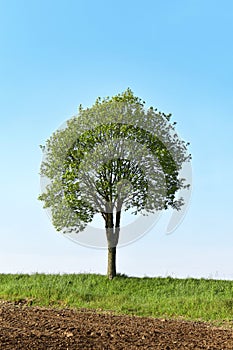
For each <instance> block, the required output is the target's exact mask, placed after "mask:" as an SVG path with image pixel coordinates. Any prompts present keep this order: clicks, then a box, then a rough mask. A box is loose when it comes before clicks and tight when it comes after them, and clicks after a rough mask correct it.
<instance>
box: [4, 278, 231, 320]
mask: <svg viewBox="0 0 233 350" xmlns="http://www.w3.org/2000/svg"><path fill="white" fill-rule="evenodd" d="M0 299H2V300H8V301H18V300H26V301H27V303H28V304H29V305H40V306H52V307H72V308H93V309H97V310H106V311H107V310H111V311H113V312H115V313H116V314H130V315H138V316H152V317H162V318H183V319H186V320H202V321H215V322H216V321H217V322H219V323H222V322H227V323H232V320H233V281H220V280H206V279H193V278H188V279H176V278H171V277H166V278H160V277H157V278H148V277H144V278H136V277H127V276H124V275H122V276H121V275H119V276H117V277H116V278H115V279H114V280H112V281H109V280H108V279H107V278H106V277H105V276H102V275H95V274H65V275H46V274H32V275H26V274H0ZM230 321H231V322H230Z"/></svg>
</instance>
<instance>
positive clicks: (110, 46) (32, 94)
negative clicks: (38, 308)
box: [0, 0, 233, 279]
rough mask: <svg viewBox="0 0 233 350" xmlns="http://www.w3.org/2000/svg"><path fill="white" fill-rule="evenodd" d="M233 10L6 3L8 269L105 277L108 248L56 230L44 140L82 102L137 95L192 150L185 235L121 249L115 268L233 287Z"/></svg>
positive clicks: (2, 229) (0, 90)
mask: <svg viewBox="0 0 233 350" xmlns="http://www.w3.org/2000/svg"><path fill="white" fill-rule="evenodd" d="M232 33H233V2H232V1H231V0H223V1H221V3H220V2H219V1H215V0H211V1H210V0H206V1H200V0H183V1H181V0H175V1H162V0H161V1H158V0H153V1H150V0H145V1H143V2H142V1H135V0H134V1H131V0H128V1H122V0H119V1H117V2H110V1H103V0H100V1H94V0H93V1H88V0H87V1H73V0H67V1H64V0H63V1H61V0H56V1H54V0H50V1H44V0H41V1H37V0H35V1H29V0H15V1H13V0H1V1H0V77H1V79H0V118H1V137H0V146H1V147H0V150H1V172H0V183H1V202H0V212H1V225H0V239H1V241H0V242H1V244H0V272H61V273H62V272H97V273H105V272H106V263H107V260H106V251H104V250H96V249H91V248H85V247H82V246H79V245H77V244H74V243H73V242H71V241H69V240H68V239H65V238H64V237H62V236H60V235H59V234H58V233H56V232H55V230H54V228H53V226H52V224H51V222H50V221H49V219H48V217H47V215H46V213H45V211H44V210H43V209H42V203H40V202H38V201H37V196H38V194H39V193H40V178H39V174H38V173H39V167H40V163H41V160H42V154H41V150H40V148H39V145H40V144H44V143H45V140H46V139H47V138H48V137H49V136H50V135H51V133H52V132H53V131H55V130H56V129H57V128H58V127H59V126H60V125H61V124H62V123H63V122H64V121H65V120H67V119H68V118H70V117H71V116H73V115H74V114H76V112H77V107H78V105H79V104H80V103H82V104H83V105H84V106H85V107H87V106H91V105H92V103H93V102H94V101H95V99H96V97H97V96H107V95H110V96H111V95H114V94H116V93H119V92H122V91H124V90H125V89H126V88H127V87H130V88H131V89H132V90H133V91H134V93H135V94H136V95H137V96H139V97H141V98H143V99H144V100H145V101H146V102H147V105H148V106H150V105H153V106H154V107H157V108H159V109H160V110H162V111H163V112H166V113H170V112H171V113H172V114H173V120H174V121H177V123H178V124H177V131H178V133H179V135H180V137H181V138H183V139H184V140H186V141H189V142H190V143H191V145H190V152H191V153H192V156H193V160H192V169H193V192H192V199H191V203H190V208H189V211H188V213H187V215H186V217H185V219H184V221H183V223H182V224H181V225H180V226H179V227H178V229H177V230H176V231H175V232H174V233H173V234H171V235H166V234H165V227H166V224H167V217H166V215H164V216H163V217H162V218H161V220H160V221H159V223H158V225H157V226H156V228H155V229H154V230H152V231H151V232H149V233H148V234H147V235H146V236H144V237H143V238H142V239H140V240H138V241H137V242H135V243H134V244H131V245H128V246H126V247H124V248H120V249H119V250H118V260H117V269H118V272H121V273H126V274H128V275H135V276H144V275H147V276H166V275H172V276H177V277H186V276H194V277H213V278H215V277H217V278H228V279H233V258H232V256H233V254H232V253H233V215H232V197H233V187H232V185H231V183H232V178H233V165H232V151H233V141H232V133H233V118H232V114H233V112H232V111H233V64H232V62H233V45H232Z"/></svg>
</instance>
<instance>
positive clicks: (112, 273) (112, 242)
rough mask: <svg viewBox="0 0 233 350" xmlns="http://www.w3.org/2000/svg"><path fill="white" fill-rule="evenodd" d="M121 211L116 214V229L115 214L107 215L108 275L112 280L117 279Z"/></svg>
mask: <svg viewBox="0 0 233 350" xmlns="http://www.w3.org/2000/svg"><path fill="white" fill-rule="evenodd" d="M120 217H121V211H120V210H118V211H117V212H116V222H115V229H114V219H113V213H112V212H110V213H107V214H106V235H107V241H108V271H107V275H108V278H109V279H110V280H112V279H113V278H114V277H116V247H117V244H118V240H119V233H120Z"/></svg>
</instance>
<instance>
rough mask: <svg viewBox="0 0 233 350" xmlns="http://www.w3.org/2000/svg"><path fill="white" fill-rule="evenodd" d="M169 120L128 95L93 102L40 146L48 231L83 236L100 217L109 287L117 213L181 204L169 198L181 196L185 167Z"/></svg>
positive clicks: (183, 152) (182, 150)
mask: <svg viewBox="0 0 233 350" xmlns="http://www.w3.org/2000/svg"><path fill="white" fill-rule="evenodd" d="M170 118H171V114H167V115H166V114H164V113H161V112H159V111H158V110H157V109H154V108H153V107H150V108H149V109H147V110H146V109H145V102H144V101H142V100H141V99H140V98H138V97H136V96H134V94H133V92H132V91H131V90H130V89H127V90H126V91H125V92H123V93H122V94H118V95H116V96H113V97H111V98H110V97H107V98H103V99H101V98H98V99H97V100H96V102H95V103H94V105H93V106H92V107H91V108H86V109H84V108H83V107H82V105H80V107H79V111H78V115H77V116H75V117H73V118H72V119H70V120H69V121H68V122H67V124H66V127H65V128H63V129H61V130H58V131H57V132H55V133H54V134H53V135H52V136H51V137H50V138H49V139H48V140H47V141H46V145H45V146H41V147H42V149H43V151H44V154H45V158H44V160H43V162H42V165H41V175H42V176H43V177H45V178H47V179H48V180H49V181H48V184H47V186H46V190H45V191H44V192H43V193H42V194H41V195H40V196H39V200H42V201H43V202H44V208H49V209H50V212H51V216H52V221H53V225H54V226H55V228H56V229H57V230H58V231H63V232H64V233H69V232H80V231H83V230H85V228H86V226H87V225H88V223H90V222H91V221H92V220H93V218H94V215H95V214H97V213H100V214H101V216H102V218H103V220H104V223H105V229H106V240H107V247H108V270H107V275H108V277H109V279H112V278H114V277H115V276H116V247H117V244H118V241H119V235H120V223H121V215H122V212H123V211H127V210H129V209H131V210H133V214H135V215H136V214H138V213H140V214H142V215H147V214H148V213H154V212H156V211H158V210H162V209H167V208H169V207H172V208H174V209H176V210H179V209H180V208H181V207H182V205H183V204H184V203H183V200H182V198H179V199H177V198H176V193H177V192H178V190H180V189H181V188H187V187H188V186H189V185H188V184H186V183H185V179H180V178H179V171H180V169H181V168H182V165H183V163H184V162H187V161H189V160H190V155H189V154H187V144H186V143H185V142H184V141H181V140H180V139H179V138H178V135H177V134H176V133H175V129H174V125H175V123H173V124H171V123H170V122H169V121H170Z"/></svg>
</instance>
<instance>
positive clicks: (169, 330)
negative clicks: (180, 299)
mask: <svg viewBox="0 0 233 350" xmlns="http://www.w3.org/2000/svg"><path fill="white" fill-rule="evenodd" d="M0 349H4V350H8V349H9V350H14V349H22V350H26V349H36V350H39V349H46V350H50V349H51V350H52V349H62V350H71V349H72V350H79V349H80V350H81V349H82V350H86V349H93V350H107V349H109V350H110V349H111V350H113V349H114V350H115V349H116V350H119V349H127V350H131V349H132V350H133V349H153V350H154V349H163V350H174V349H185V350H189V349H195V350H197V349H209V350H215V349H218V350H219V349H222V350H223V349H224V350H227V349H229V350H230V349H231V350H233V330H231V329H222V328H217V327H213V326H210V325H208V324H206V323H201V322H185V321H174V320H165V319H162V320H161V319H153V318H145V317H129V316H114V315H112V314H110V313H98V312H95V311H88V310H73V309H63V310H58V309H51V308H41V307H31V306H27V305H25V304H24V303H23V302H22V303H9V302H4V301H1V302H0Z"/></svg>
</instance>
